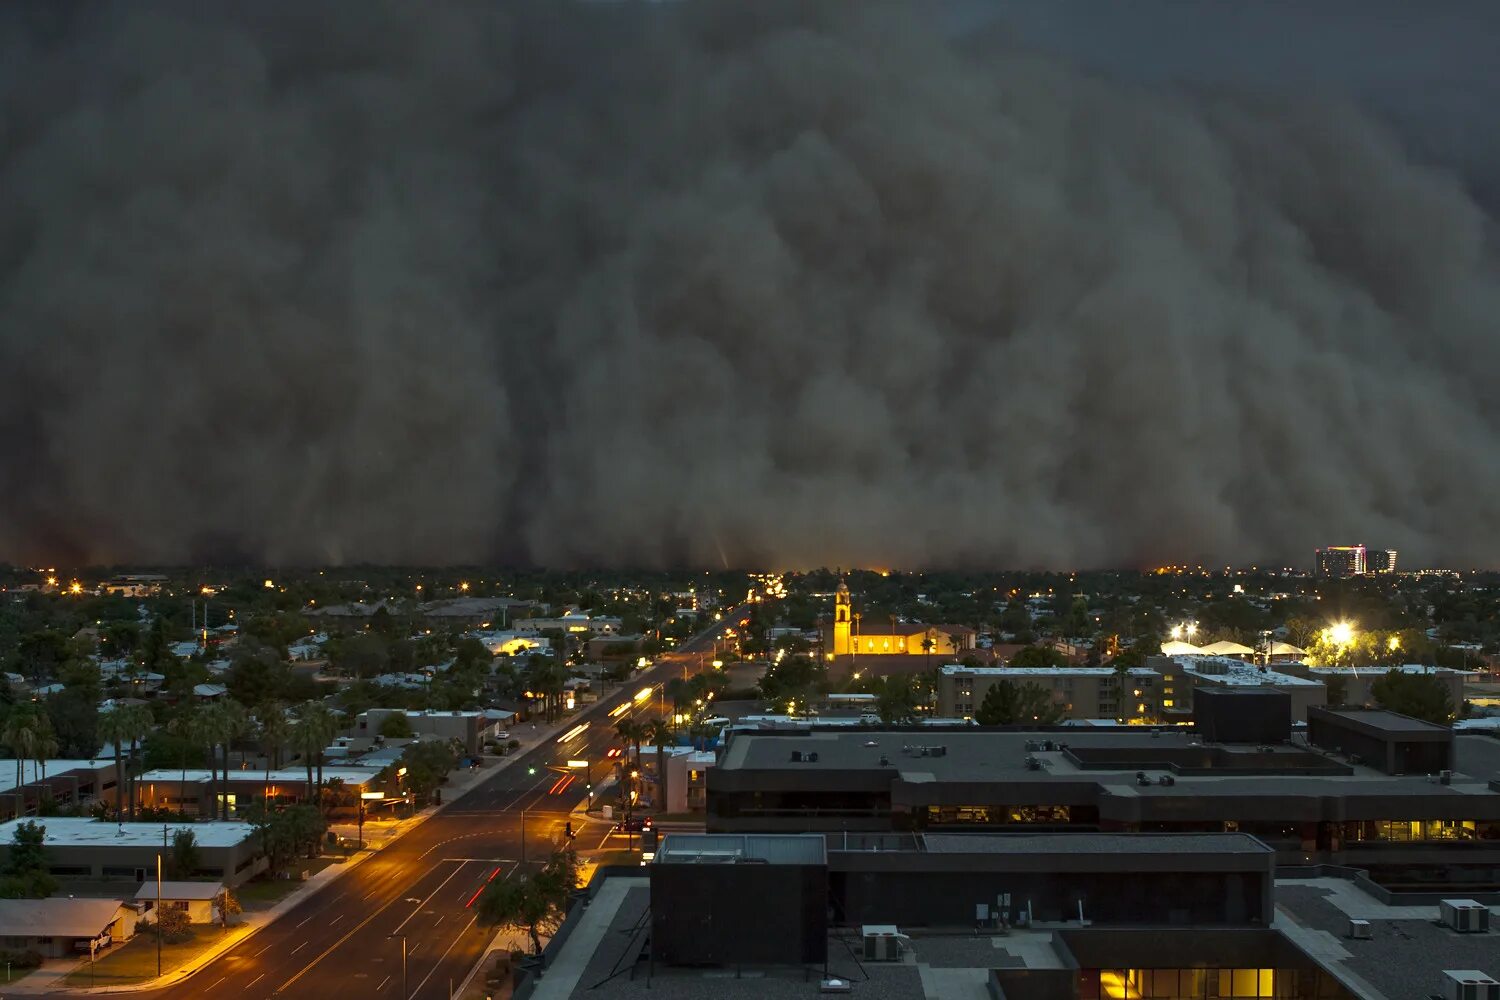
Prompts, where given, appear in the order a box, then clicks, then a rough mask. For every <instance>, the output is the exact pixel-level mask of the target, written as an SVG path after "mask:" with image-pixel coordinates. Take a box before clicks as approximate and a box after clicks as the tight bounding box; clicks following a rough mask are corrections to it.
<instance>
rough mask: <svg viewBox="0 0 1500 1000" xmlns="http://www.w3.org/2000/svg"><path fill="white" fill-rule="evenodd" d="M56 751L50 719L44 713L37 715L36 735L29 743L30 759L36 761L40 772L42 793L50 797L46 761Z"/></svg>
mask: <svg viewBox="0 0 1500 1000" xmlns="http://www.w3.org/2000/svg"><path fill="white" fill-rule="evenodd" d="M56 753H57V735H56V734H55V733H54V732H53V731H52V720H51V719H49V718H47V716H46V715H38V716H37V719H36V737H35V739H34V740H33V741H32V744H31V759H32V760H34V761H36V766H37V770H38V771H39V772H40V777H41V782H42V794H43V795H47V796H48V797H49V798H50V797H51V793H50V792H49V790H48V789H47V761H48V759H49V758H51V757H52V756H53V755H54V754H56Z"/></svg>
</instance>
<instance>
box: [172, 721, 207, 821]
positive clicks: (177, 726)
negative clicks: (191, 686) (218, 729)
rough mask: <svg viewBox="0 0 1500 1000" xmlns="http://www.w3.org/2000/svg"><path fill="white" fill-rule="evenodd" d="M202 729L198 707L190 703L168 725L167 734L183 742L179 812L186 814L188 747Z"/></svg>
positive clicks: (178, 797)
mask: <svg viewBox="0 0 1500 1000" xmlns="http://www.w3.org/2000/svg"><path fill="white" fill-rule="evenodd" d="M201 728H202V723H201V720H200V716H199V712H198V709H197V706H196V705H195V704H194V703H193V702H188V703H186V704H184V705H183V706H182V708H181V709H179V710H178V712H177V714H176V715H175V716H173V718H172V719H171V721H169V722H168V723H167V732H169V733H171V734H172V735H173V736H175V737H177V738H178V739H179V740H182V778H181V780H180V781H179V782H178V785H177V812H178V813H179V814H185V812H186V810H185V809H184V808H183V803H185V802H186V801H187V745H188V744H189V743H193V742H195V741H197V739H198V731H199V730H200V729H201Z"/></svg>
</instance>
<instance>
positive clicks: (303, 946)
mask: <svg viewBox="0 0 1500 1000" xmlns="http://www.w3.org/2000/svg"><path fill="white" fill-rule="evenodd" d="M306 947H307V942H306V941H303V942H302V943H301V944H299V945H298V946H297V947H295V948H293V949H292V952H291V953H292V954H293V955H295V954H297V952H299V951H301V950H302V949H303V948H306Z"/></svg>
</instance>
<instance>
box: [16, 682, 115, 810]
mask: <svg viewBox="0 0 1500 1000" xmlns="http://www.w3.org/2000/svg"><path fill="white" fill-rule="evenodd" d="M124 711H125V709H124V708H123V707H116V708H112V709H110V710H109V711H108V712H103V713H101V714H100V716H99V730H98V732H99V738H100V739H102V740H108V741H109V742H110V744H111V745H112V746H113V747H114V751H115V815H116V816H120V815H122V814H123V812H124V809H125V803H124V794H125V769H124V768H122V767H121V766H120V744H121V743H123V742H125V740H127V739H129V737H128V736H126V735H125V734H126V726H127V723H128V722H129V717H128V716H126V715H125V714H124ZM13 721H14V718H12V722H13ZM10 725H11V723H9V722H8V723H7V724H6V736H5V742H6V743H7V744H8V745H10V746H12V747H14V746H15V744H14V743H12V742H11V738H10ZM16 780H17V787H18V789H19V783H20V762H19V761H17V763H16Z"/></svg>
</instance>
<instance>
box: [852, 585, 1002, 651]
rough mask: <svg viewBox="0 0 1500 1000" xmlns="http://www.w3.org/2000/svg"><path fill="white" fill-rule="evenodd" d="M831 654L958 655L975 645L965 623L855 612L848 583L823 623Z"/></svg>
mask: <svg viewBox="0 0 1500 1000" xmlns="http://www.w3.org/2000/svg"><path fill="white" fill-rule="evenodd" d="M823 648H824V649H825V650H826V651H827V652H828V653H829V654H830V655H832V656H850V655H859V656H955V655H961V654H963V653H964V652H966V651H968V650H971V649H973V648H974V630H973V629H971V628H968V627H966V626H963V625H927V624H923V623H922V622H900V621H891V620H887V621H883V622H881V621H875V620H873V619H870V618H868V617H866V616H861V615H859V614H856V613H855V611H854V602H853V600H852V598H851V597H850V594H849V585H848V584H846V583H844V582H843V581H840V582H839V589H838V590H837V591H836V592H835V593H834V595H833V623H832V624H831V625H825V626H824V627H823Z"/></svg>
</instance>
